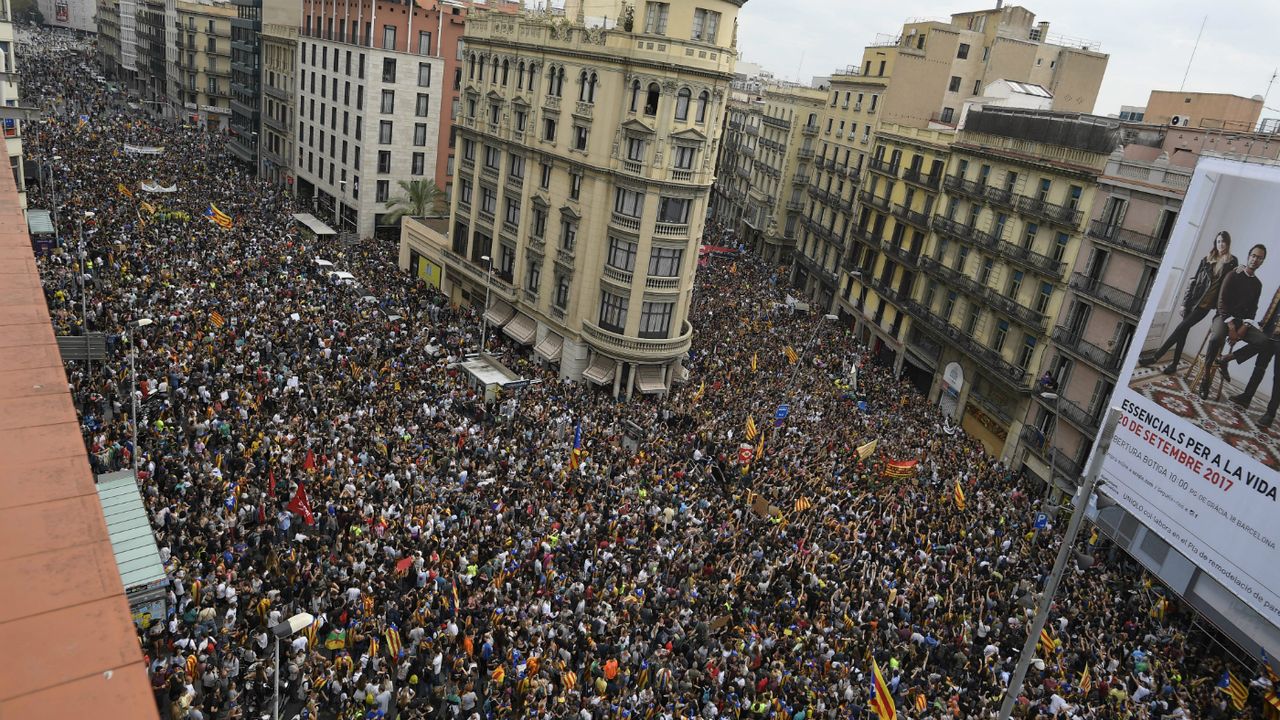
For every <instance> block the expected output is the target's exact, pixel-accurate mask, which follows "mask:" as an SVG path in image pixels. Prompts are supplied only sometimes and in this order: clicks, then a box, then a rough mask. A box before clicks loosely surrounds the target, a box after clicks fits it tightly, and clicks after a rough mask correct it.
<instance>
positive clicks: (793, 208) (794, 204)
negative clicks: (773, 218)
mask: <svg viewBox="0 0 1280 720" xmlns="http://www.w3.org/2000/svg"><path fill="white" fill-rule="evenodd" d="M801 210H804V203H803V202H801V201H799V200H788V201H787V212H800V211H801Z"/></svg>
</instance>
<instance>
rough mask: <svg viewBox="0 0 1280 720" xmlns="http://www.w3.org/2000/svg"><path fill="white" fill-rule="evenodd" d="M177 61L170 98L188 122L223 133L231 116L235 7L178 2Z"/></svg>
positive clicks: (171, 73)
mask: <svg viewBox="0 0 1280 720" xmlns="http://www.w3.org/2000/svg"><path fill="white" fill-rule="evenodd" d="M176 9H177V14H178V22H177V26H176V28H175V30H176V37H177V42H176V47H177V54H176V62H175V64H174V65H173V66H172V67H171V68H170V70H169V73H170V74H169V99H170V101H171V102H172V104H173V105H174V106H175V107H176V108H177V112H180V113H181V115H182V118H183V120H184V121H187V122H193V123H196V124H198V125H200V126H201V127H205V128H208V129H209V130H214V131H219V132H221V131H224V130H226V128H227V127H228V125H229V122H230V117H231V19H232V18H234V17H235V16H236V7H235V6H234V5H232V4H231V3H225V2H224V3H213V2H189V1H188V0H178V2H177V3H176Z"/></svg>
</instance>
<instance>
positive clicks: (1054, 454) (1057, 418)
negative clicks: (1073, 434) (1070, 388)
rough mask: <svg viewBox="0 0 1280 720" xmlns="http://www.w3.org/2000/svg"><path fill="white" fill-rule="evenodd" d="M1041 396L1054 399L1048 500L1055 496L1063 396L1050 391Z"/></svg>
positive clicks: (1046, 498)
mask: <svg viewBox="0 0 1280 720" xmlns="http://www.w3.org/2000/svg"><path fill="white" fill-rule="evenodd" d="M1040 397H1041V398H1043V399H1045V400H1052V401H1053V442H1052V444H1050V445H1049V487H1048V489H1047V490H1045V493H1044V499H1045V501H1046V502H1047V501H1048V500H1049V499H1051V498H1052V497H1053V488H1054V483H1053V477H1054V469H1055V468H1056V467H1057V460H1058V424H1059V423H1061V422H1062V396H1061V395H1059V394H1058V393H1057V392H1053V391H1048V392H1042V393H1040Z"/></svg>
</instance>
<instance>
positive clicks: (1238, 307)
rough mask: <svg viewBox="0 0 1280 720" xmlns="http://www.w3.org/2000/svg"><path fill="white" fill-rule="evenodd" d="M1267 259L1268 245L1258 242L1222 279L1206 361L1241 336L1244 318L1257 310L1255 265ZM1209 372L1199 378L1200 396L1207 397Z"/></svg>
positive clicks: (1258, 288) (1259, 285)
mask: <svg viewBox="0 0 1280 720" xmlns="http://www.w3.org/2000/svg"><path fill="white" fill-rule="evenodd" d="M1266 259H1267V248H1266V247H1265V246H1263V245H1261V244H1258V245H1254V246H1253V247H1251V248H1249V256H1248V257H1247V258H1245V262H1244V265H1243V266H1242V267H1239V268H1236V269H1235V270H1234V271H1232V272H1230V273H1228V274H1227V276H1226V278H1225V279H1223V281H1222V292H1221V293H1220V294H1219V295H1218V311H1217V313H1215V314H1214V316H1213V329H1212V330H1210V331H1209V344H1208V347H1207V348H1206V349H1205V355H1204V359H1205V364H1206V365H1207V364H1208V363H1211V362H1214V361H1216V360H1217V359H1218V354H1219V353H1220V352H1222V346H1223V345H1225V344H1227V341H1228V340H1231V342H1232V343H1235V342H1238V341H1239V340H1242V339H1244V335H1245V332H1246V329H1247V328H1248V327H1249V326H1248V325H1247V324H1245V321H1246V320H1253V317H1254V315H1256V314H1257V312H1258V300H1259V299H1260V298H1261V297H1262V281H1261V280H1259V279H1258V276H1257V271H1258V268H1260V267H1262V263H1263V262H1264V261H1265V260H1266ZM1210 380H1211V376H1210V374H1209V373H1204V378H1203V379H1202V380H1201V381H1200V388H1199V391H1198V394H1199V395H1200V399H1201V400H1208V399H1209V382H1210Z"/></svg>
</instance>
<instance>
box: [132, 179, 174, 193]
mask: <svg viewBox="0 0 1280 720" xmlns="http://www.w3.org/2000/svg"><path fill="white" fill-rule="evenodd" d="M141 186H142V192H149V193H171V192H178V186H177V185H170V186H169V187H165V186H163V185H161V184H159V183H157V182H155V181H152V180H143V181H142V183H141Z"/></svg>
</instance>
